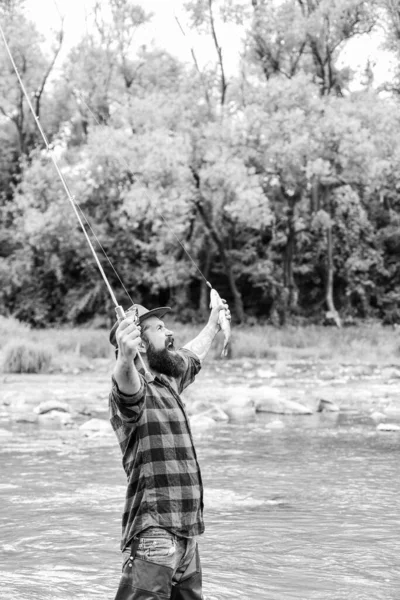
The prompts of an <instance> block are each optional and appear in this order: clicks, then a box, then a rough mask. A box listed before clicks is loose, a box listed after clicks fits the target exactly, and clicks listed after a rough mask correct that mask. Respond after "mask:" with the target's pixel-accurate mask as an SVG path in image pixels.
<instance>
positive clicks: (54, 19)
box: [26, 0, 240, 70]
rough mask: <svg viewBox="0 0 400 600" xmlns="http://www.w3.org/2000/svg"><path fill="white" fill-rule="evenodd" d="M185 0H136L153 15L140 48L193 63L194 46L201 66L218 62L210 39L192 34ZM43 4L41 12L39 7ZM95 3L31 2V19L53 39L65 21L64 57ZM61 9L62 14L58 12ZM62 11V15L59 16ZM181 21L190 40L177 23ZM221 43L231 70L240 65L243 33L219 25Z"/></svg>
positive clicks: (81, 0) (140, 37)
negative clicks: (147, 47) (62, 19)
mask: <svg viewBox="0 0 400 600" xmlns="http://www.w3.org/2000/svg"><path fill="white" fill-rule="evenodd" d="M184 2H185V0H135V4H137V5H139V6H142V7H143V9H144V10H145V11H146V12H147V13H153V18H152V19H151V22H150V23H149V24H148V25H146V26H145V28H143V30H142V33H139V32H138V34H139V35H138V37H137V41H138V46H139V45H140V44H142V43H146V44H147V45H152V44H153V45H154V46H157V47H161V48H165V49H166V50H168V51H169V52H170V53H171V54H174V55H176V56H178V57H179V58H180V59H182V60H187V61H192V57H191V54H190V48H191V46H192V47H193V48H194V49H195V52H196V56H197V59H198V60H199V62H200V64H205V63H207V62H208V61H211V60H212V61H214V60H215V56H216V55H215V49H214V47H213V44H212V41H211V39H209V38H205V37H202V36H198V35H196V34H195V33H194V32H190V31H189V28H188V26H187V14H186V11H185V10H184V8H183V5H184ZM39 4H40V8H39V9H38V6H39ZM92 4H93V0H27V1H26V5H27V8H28V10H29V16H30V17H31V18H32V19H33V20H34V21H35V22H36V23H37V25H38V28H39V30H40V31H41V32H42V33H43V34H44V35H45V36H46V37H48V36H49V33H51V30H52V29H54V28H56V27H57V23H59V20H60V19H59V14H60V13H61V14H62V15H64V17H65V22H64V29H65V38H64V50H63V55H64V56H65V53H66V52H67V51H68V49H70V48H71V47H72V46H73V45H74V44H75V43H77V42H78V41H79V39H80V38H81V36H82V35H83V34H84V32H85V13H88V12H90V7H91V5H92ZM57 7H58V10H57ZM58 11H59V12H58ZM175 15H176V16H177V17H178V19H179V21H180V23H181V25H182V26H183V28H184V30H185V33H186V36H184V35H183V34H182V32H181V30H180V29H179V26H178V24H177V22H176V20H175ZM218 34H219V38H220V43H221V45H222V47H223V48H224V50H225V52H224V54H225V60H226V63H227V67H228V69H229V70H230V69H233V68H234V67H235V66H236V64H237V56H238V48H239V43H240V29H239V28H238V27H235V26H227V25H222V24H219V25H218Z"/></svg>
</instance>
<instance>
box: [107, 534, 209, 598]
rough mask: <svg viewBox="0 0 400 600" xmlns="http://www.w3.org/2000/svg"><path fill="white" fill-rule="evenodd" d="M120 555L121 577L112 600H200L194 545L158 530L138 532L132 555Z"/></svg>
mask: <svg viewBox="0 0 400 600" xmlns="http://www.w3.org/2000/svg"><path fill="white" fill-rule="evenodd" d="M130 557H131V549H130V547H128V548H127V549H126V550H125V551H124V553H123V566H122V577H121V581H120V585H119V588H118V592H117V595H116V597H115V600H158V599H160V600H161V599H162V600H167V599H168V600H172V599H173V600H202V599H203V595H202V589H201V585H202V584H201V566H200V558H199V551H198V546H197V542H196V540H195V539H193V538H188V539H186V538H181V537H177V536H175V535H173V534H172V533H170V532H169V531H167V530H165V529H161V528H160V527H150V528H149V529H146V530H145V531H142V532H141V534H140V536H139V545H138V547H137V550H136V555H135V557H134V558H133V559H132V558H130Z"/></svg>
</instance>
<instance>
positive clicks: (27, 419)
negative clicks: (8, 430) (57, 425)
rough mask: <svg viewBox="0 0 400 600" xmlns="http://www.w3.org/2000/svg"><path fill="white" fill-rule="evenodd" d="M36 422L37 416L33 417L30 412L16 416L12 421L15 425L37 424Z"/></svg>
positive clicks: (33, 414)
mask: <svg viewBox="0 0 400 600" xmlns="http://www.w3.org/2000/svg"><path fill="white" fill-rule="evenodd" d="M38 420H39V417H38V415H35V413H31V412H27V413H21V414H19V415H17V416H16V417H15V419H14V421H15V422H16V423H37V422H38Z"/></svg>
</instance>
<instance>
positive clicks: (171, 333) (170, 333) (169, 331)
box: [165, 329, 174, 336]
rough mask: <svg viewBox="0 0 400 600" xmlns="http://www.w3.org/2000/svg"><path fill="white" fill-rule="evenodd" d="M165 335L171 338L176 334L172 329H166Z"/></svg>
mask: <svg viewBox="0 0 400 600" xmlns="http://www.w3.org/2000/svg"><path fill="white" fill-rule="evenodd" d="M165 335H167V336H171V335H174V332H173V331H171V330H170V329H166V330H165Z"/></svg>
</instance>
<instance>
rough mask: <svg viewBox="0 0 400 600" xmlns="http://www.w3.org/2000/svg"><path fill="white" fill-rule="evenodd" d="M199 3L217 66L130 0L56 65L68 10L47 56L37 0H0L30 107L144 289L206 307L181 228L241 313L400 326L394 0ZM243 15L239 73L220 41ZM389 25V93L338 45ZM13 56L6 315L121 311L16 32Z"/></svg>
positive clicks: (137, 292)
mask: <svg viewBox="0 0 400 600" xmlns="http://www.w3.org/2000/svg"><path fill="white" fill-rule="evenodd" d="M186 10H187V17H188V23H190V27H191V28H192V30H197V31H200V32H202V34H203V35H204V36H209V37H210V40H211V42H212V43H213V45H214V49H215V63H214V64H213V65H210V64H209V65H208V66H207V67H204V68H203V67H202V66H201V64H200V62H199V60H198V57H197V56H196V53H195V51H193V52H192V56H193V63H192V64H191V65H190V64H186V63H183V62H181V61H180V60H178V59H177V58H175V57H173V56H171V55H169V54H168V53H167V52H165V51H164V50H162V49H154V48H151V49H148V48H145V47H140V48H139V50H138V49H137V48H136V44H135V36H136V35H137V32H138V31H140V29H141V28H142V27H144V26H145V25H146V23H147V22H148V21H149V20H150V19H151V16H150V15H148V14H146V13H145V11H143V10H142V9H141V8H140V7H138V6H136V5H135V4H134V3H133V2H130V0H107V2H101V3H100V2H99V3H98V4H96V5H95V7H94V12H93V15H92V16H91V17H90V19H92V20H91V23H90V27H89V32H90V33H89V34H86V35H85V37H84V38H83V39H82V40H81V41H80V43H79V44H78V45H77V46H76V47H75V48H73V49H72V50H71V51H70V53H69V55H68V58H67V59H66V60H64V61H63V63H62V64H61V63H60V64H58V62H57V60H58V54H59V52H60V49H61V48H62V45H63V34H64V32H63V23H62V22H60V28H59V31H58V32H56V34H55V36H54V40H53V43H52V46H51V50H46V51H45V50H44V48H45V47H47V46H48V44H47V46H45V45H44V44H43V40H42V39H41V36H40V35H39V33H38V32H37V30H36V28H35V26H34V24H33V23H31V22H30V21H29V19H28V18H27V17H26V13H25V11H24V3H23V0H7V1H6V0H2V1H0V17H1V22H2V26H3V28H4V30H5V33H6V36H7V38H8V40H9V43H10V46H11V50H12V52H13V55H14V58H15V61H16V63H17V65H18V68H19V70H20V72H21V75H22V77H23V80H24V82H25V85H26V87H27V89H28V91H29V93H30V94H31V98H32V102H33V105H34V108H35V111H36V114H37V116H38V117H39V119H40V121H41V123H42V125H43V128H44V130H45V131H46V134H47V135H48V137H49V140H50V142H51V145H52V148H53V152H54V153H55V156H56V157H57V159H58V162H59V164H60V166H61V168H62V171H63V174H64V176H65V178H66V180H67V182H68V185H69V187H70V189H71V190H72V193H73V194H74V196H75V198H76V200H77V201H78V202H79V206H80V207H81V209H82V211H83V213H84V214H85V216H86V218H87V219H88V221H89V222H90V225H91V227H92V229H93V231H94V232H95V235H96V237H97V238H98V240H99V241H100V242H101V244H102V246H103V248H104V249H105V251H106V253H107V255H108V257H109V259H110V262H111V263H112V265H113V266H114V268H115V269H116V270H117V271H118V275H119V278H120V280H121V281H122V282H123V284H124V286H125V288H126V289H127V290H128V292H129V294H130V295H131V297H132V298H133V299H134V301H136V302H140V303H143V304H149V305H153V304H160V303H161V304H166V303H168V304H170V305H172V306H173V307H174V310H175V313H176V315H177V317H178V318H181V319H182V320H188V319H192V318H194V317H195V316H196V315H202V314H203V313H204V311H205V310H206V308H207V304H208V293H207V288H206V286H205V283H204V280H203V279H202V277H201V276H200V275H199V272H198V270H197V269H196V268H195V266H194V265H193V263H192V262H191V261H190V260H189V259H188V257H187V256H186V254H185V252H184V250H183V249H182V247H181V245H180V244H179V243H178V242H177V239H176V237H175V236H177V237H178V238H179V239H180V240H181V241H182V242H183V244H184V245H185V247H186V248H187V249H188V250H189V252H190V254H191V256H192V257H193V259H194V261H195V262H196V263H197V265H198V266H199V267H200V269H201V271H202V272H203V273H204V275H205V277H206V278H207V279H208V280H209V281H211V283H212V284H213V285H214V286H215V287H216V288H217V289H218V290H219V291H220V293H221V295H223V296H224V297H226V298H227V299H228V301H229V302H230V304H231V307H232V309H233V312H234V314H235V317H236V320H237V321H245V320H248V321H253V322H254V321H255V320H256V319H258V320H266V319H268V320H270V321H271V322H273V323H276V324H283V323H285V322H287V321H288V320H295V319H297V320H303V319H304V320H312V321H314V322H321V321H323V320H324V319H325V318H326V315H327V314H328V316H329V318H330V319H332V320H333V321H334V322H336V323H337V324H340V323H341V322H343V320H346V319H347V320H350V319H354V318H369V317H372V318H378V319H381V320H382V321H383V322H386V323H395V322H400V309H399V301H400V263H399V262H398V258H399V257H400V135H399V134H400V109H399V98H398V97H399V94H400V86H399V84H400V42H399V40H400V29H399V23H400V9H399V8H397V4H396V3H393V2H390V1H389V0H379V1H378V0H377V1H374V0H371V1H369V2H365V1H361V0H335V1H332V0H307V1H304V0H284V1H280V2H278V1H277V2H275V3H274V2H267V1H266V0H234V1H232V0H194V1H192V2H187V4H186ZM229 22H231V23H234V24H235V25H236V26H239V25H240V26H241V27H242V31H243V51H242V56H241V59H240V63H239V65H238V69H237V72H236V73H235V74H231V73H230V72H229V71H228V70H227V67H226V63H225V54H226V53H227V52H229V48H221V43H220V39H219V30H218V28H219V26H221V25H222V24H223V23H229ZM375 30H379V31H384V32H385V38H384V41H383V43H384V44H385V46H386V48H387V49H389V50H390V51H391V52H392V55H393V57H394V58H395V61H397V62H398V72H395V73H394V76H393V78H392V79H391V81H390V83H388V84H387V85H386V86H385V89H377V88H376V86H375V85H374V76H373V69H372V68H371V65H369V64H368V65H367V67H366V70H365V73H363V74H362V82H361V85H359V86H358V87H357V90H356V91H355V86H354V85H353V84H354V77H355V75H356V74H355V73H352V72H351V71H350V69H349V68H347V67H345V66H341V65H342V62H343V61H339V57H340V55H341V52H342V51H343V48H345V46H346V44H348V43H349V41H351V39H352V38H357V37H360V36H363V35H368V33H370V32H373V31H375ZM177 32H178V33H177V35H179V30H178V29H177ZM182 39H183V38H182ZM182 43H184V39H183V42H182ZM135 48H136V49H135ZM0 55H1V64H2V72H1V75H0V138H1V144H0V164H1V170H0V206H1V216H0V310H1V313H2V314H4V315H9V314H11V315H14V316H16V317H18V318H19V319H21V320H25V321H28V322H30V323H31V324H33V325H36V326H44V325H45V324H47V323H61V322H71V323H83V322H85V321H87V320H90V319H93V317H94V315H98V316H99V320H100V322H101V320H102V319H103V320H104V318H105V317H111V318H112V316H113V310H112V302H111V300H110V298H109V296H108V293H107V290H106V288H105V285H104V283H103V282H102V280H101V278H100V277H99V274H98V272H97V269H96V266H95V264H94V262H93V259H92V258H91V255H90V253H89V250H88V248H87V244H86V242H85V240H84V238H83V235H82V232H81V231H80V230H79V227H78V225H77V222H76V217H75V216H74V214H73V212H72V210H71V207H70V205H69V203H68V200H67V198H66V195H65V191H64V190H63V188H62V185H61V183H60V181H59V179H58V178H57V176H56V174H55V171H54V168H53V165H52V163H51V161H50V159H49V156H48V153H47V152H46V150H44V149H43V142H42V140H41V138H40V136H39V133H38V131H37V129H36V127H35V123H34V120H33V118H32V115H31V114H29V111H28V107H27V105H26V102H25V100H24V98H23V96H22V92H21V90H20V88H19V86H18V82H17V80H16V77H15V74H14V73H13V71H12V67H11V64H10V62H9V60H8V58H7V55H6V52H5V48H4V47H3V45H1V48H0ZM55 65H58V70H57V71H55ZM89 233H90V234H91V232H90V231H89ZM91 235H92V234H91ZM102 262H103V264H104V268H105V270H106V272H107V274H108V276H109V278H110V281H111V283H112V285H113V288H114V289H115V290H116V293H117V296H118V298H119V300H120V301H121V303H122V304H123V305H124V306H127V305H129V304H130V300H129V299H128V297H127V294H126V292H125V291H124V289H123V287H122V285H121V282H120V281H119V279H118V276H117V274H116V273H115V272H114V271H113V269H112V267H111V266H110V264H109V262H108V261H107V260H106V259H105V258H104V259H102Z"/></svg>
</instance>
